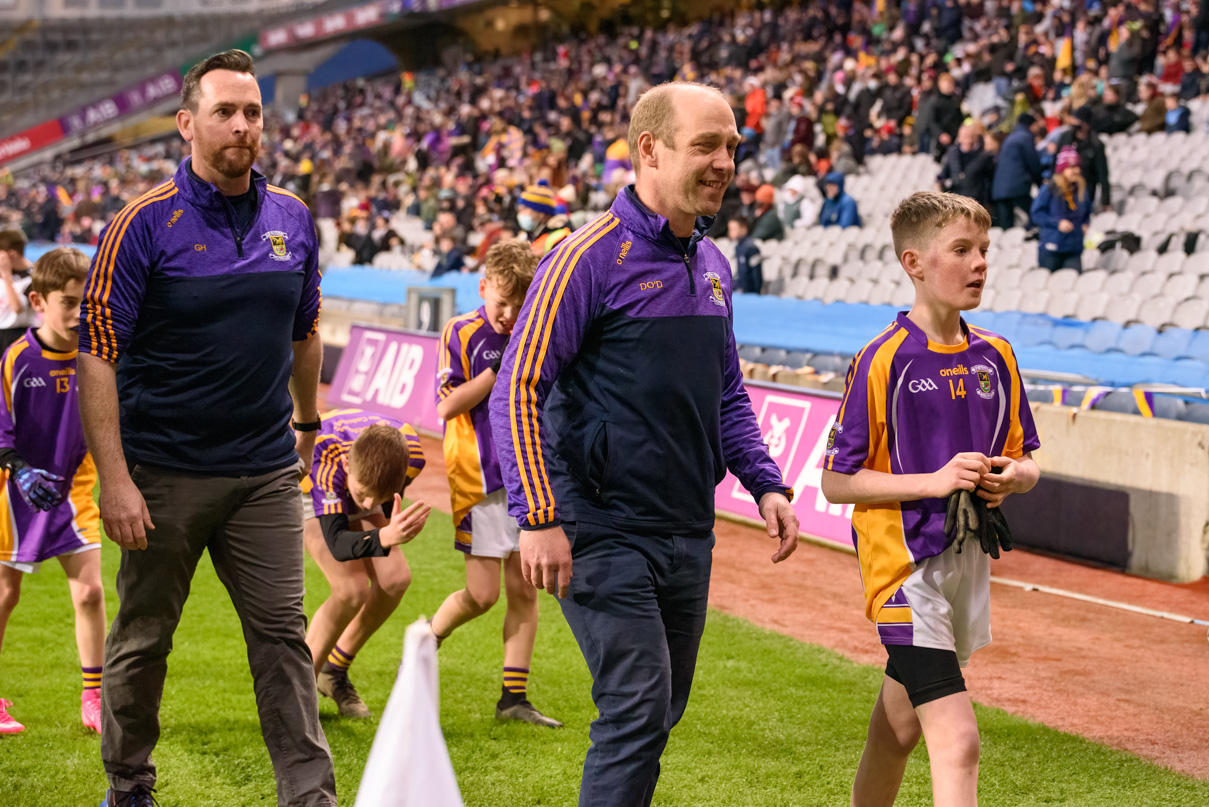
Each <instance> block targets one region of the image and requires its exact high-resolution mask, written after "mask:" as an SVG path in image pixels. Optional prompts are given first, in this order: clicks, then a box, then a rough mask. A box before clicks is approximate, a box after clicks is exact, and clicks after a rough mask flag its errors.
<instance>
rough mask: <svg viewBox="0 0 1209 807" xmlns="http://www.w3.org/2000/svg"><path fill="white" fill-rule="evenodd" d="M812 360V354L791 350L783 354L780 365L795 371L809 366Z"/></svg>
mask: <svg viewBox="0 0 1209 807" xmlns="http://www.w3.org/2000/svg"><path fill="white" fill-rule="evenodd" d="M813 360H814V354H812V353H803V352H801V351H800V350H791V351H789V352H788V353H786V354H785V358H784V359H782V360H781V364H783V365H784V366H786V367H791V368H793V369H794V370H797V369H799V368H801V367H806V366H809V365H810V362H811V361H813Z"/></svg>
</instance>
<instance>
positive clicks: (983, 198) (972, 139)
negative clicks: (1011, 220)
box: [937, 125, 995, 212]
mask: <svg viewBox="0 0 1209 807" xmlns="http://www.w3.org/2000/svg"><path fill="white" fill-rule="evenodd" d="M937 180H938V182H939V184H940V187H941V189H942V190H946V191H949V192H950V193H959V194H961V195H962V196H968V197H970V198H971V199H973V200H974V201H976V202H978V203H979V204H980V205H982V206H983V207H985V208H986V209H987V211H988V212H990V209H991V184H992V183H993V182H994V181H995V157H994V155H992V154H991V153H990V152H988V151H987V150H986V149H985V148H983V146H982V137H981V135H979V134H978V130H977V129H976V128H975V127H974V126H970V125H967V126H962V127H961V129H960V130H958V132H957V142H956V143H954V144H953V145H951V146H949V150H948V151H946V152H945V156H944V159H943V160H942V161H941V164H940V175H939V176H938V178H937Z"/></svg>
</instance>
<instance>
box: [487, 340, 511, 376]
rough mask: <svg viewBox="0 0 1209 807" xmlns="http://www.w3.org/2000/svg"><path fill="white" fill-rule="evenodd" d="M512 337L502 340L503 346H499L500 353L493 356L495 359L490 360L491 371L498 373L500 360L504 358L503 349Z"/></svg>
mask: <svg viewBox="0 0 1209 807" xmlns="http://www.w3.org/2000/svg"><path fill="white" fill-rule="evenodd" d="M511 338H512V337H511V336H510V337H508V339H505V340H504V344H503V346H501V347H500V355H498V356H496V357H495V361H493V362H491V372H493V373H495V374H496V375H499V374H500V362H502V361H503V360H504V351H505V350H507V349H508V342H509V340H510V339H511Z"/></svg>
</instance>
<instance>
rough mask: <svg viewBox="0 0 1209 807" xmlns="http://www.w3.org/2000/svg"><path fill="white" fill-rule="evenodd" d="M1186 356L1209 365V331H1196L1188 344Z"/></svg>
mask: <svg viewBox="0 0 1209 807" xmlns="http://www.w3.org/2000/svg"><path fill="white" fill-rule="evenodd" d="M1187 352H1188V356H1189V357H1190V358H1193V359H1196V360H1197V361H1203V362H1206V363H1209V331H1196V332H1194V333H1193V334H1192V341H1190V342H1189V343H1188V351H1187Z"/></svg>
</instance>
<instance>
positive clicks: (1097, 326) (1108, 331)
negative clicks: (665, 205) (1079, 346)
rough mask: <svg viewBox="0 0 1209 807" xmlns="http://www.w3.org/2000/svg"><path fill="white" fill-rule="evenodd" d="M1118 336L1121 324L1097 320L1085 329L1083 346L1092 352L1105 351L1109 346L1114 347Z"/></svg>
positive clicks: (1119, 335) (1119, 336)
mask: <svg viewBox="0 0 1209 807" xmlns="http://www.w3.org/2000/svg"><path fill="white" fill-rule="evenodd" d="M1120 338H1121V326H1120V324H1119V323H1116V322H1109V321H1108V320H1097V321H1096V322H1093V323H1092V324H1091V327H1090V328H1088V329H1087V337H1086V338H1085V339H1084V340H1083V347H1085V348H1087V349H1088V350H1089V351H1090V352H1092V353H1107V352H1108V351H1109V350H1110V349H1111V348H1113V347H1116V344H1117V340H1118V339H1120Z"/></svg>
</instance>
